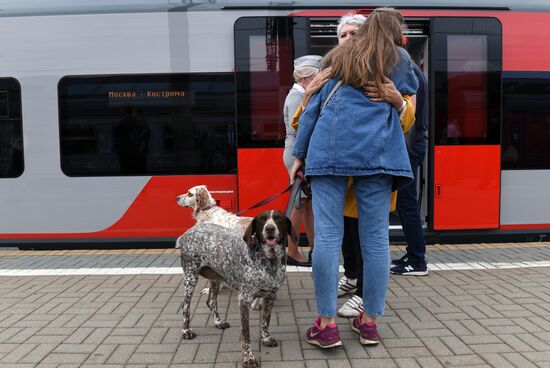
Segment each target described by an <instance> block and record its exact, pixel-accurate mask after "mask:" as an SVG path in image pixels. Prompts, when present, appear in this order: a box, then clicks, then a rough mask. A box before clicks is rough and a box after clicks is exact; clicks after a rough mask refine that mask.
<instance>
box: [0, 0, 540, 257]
mask: <svg viewBox="0 0 550 368" xmlns="http://www.w3.org/2000/svg"><path fill="white" fill-rule="evenodd" d="M380 5H389V6H393V7H395V8H397V9H399V10H400V11H401V12H402V14H403V15H404V16H405V19H406V22H407V26H408V29H407V31H406V33H407V36H408V40H409V45H408V51H409V53H410V54H411V56H412V58H413V59H414V60H415V61H416V62H417V63H418V64H419V65H420V66H421V67H422V68H423V71H424V72H425V74H426V76H427V77H428V81H429V86H430V123H431V128H430V131H429V149H428V154H427V157H426V161H425V163H424V165H423V168H422V180H421V181H420V184H419V185H420V188H419V189H420V192H421V193H422V218H423V220H424V224H425V231H426V235H427V239H428V241H429V242H439V241H468V239H472V240H473V239H475V240H476V241H480V240H487V241H488V240H504V239H508V240H509V239H515V240H531V241H534V240H544V239H546V236H547V235H549V234H550V206H546V205H545V204H548V203H550V194H549V192H548V190H547V182H548V181H550V41H548V37H547V36H548V30H549V29H550V3H548V2H543V1H536V0H523V1H518V0H499V1H496V0H481V1H473V0H446V1H441V0H439V1H428V0H414V1H412V0H393V1H390V2H383V3H380V2H373V1H356V0H349V1H338V2H336V1H326V0H316V1H306V0H299V1H293V2H284V1H281V2H279V1H262V0H257V1H216V0H210V1H185V0H181V1H174V0H135V1H129V0H120V1H116V2H112V1H104V0H71V1H68V0H57V1H54V0H44V1H40V2H38V3H37V2H34V1H30V0H17V1H8V0H4V1H2V2H0V245H10V246H19V247H33V248H40V247H46V246H52V245H57V246H63V245H66V246H77V247H78V246H85V245H89V246H91V244H99V245H101V244H103V245H108V246H113V245H116V244H119V245H120V244H124V245H134V246H154V245H167V244H173V241H174V239H175V238H176V237H177V236H179V235H180V234H181V233H182V232H183V231H185V230H186V229H187V228H189V227H190V226H191V225H192V224H193V219H192V217H191V211H190V210H189V209H184V208H181V207H179V206H177V204H176V201H175V197H176V195H178V194H181V193H184V192H185V191H186V190H187V189H188V188H190V187H192V186H194V185H199V184H205V185H207V186H208V188H209V189H210V191H211V192H212V193H213V195H214V197H215V199H216V201H217V203H218V204H219V205H220V206H222V207H224V208H226V209H227V210H229V211H233V212H235V211H237V210H239V209H245V208H247V207H249V206H250V205H252V204H254V203H256V202H258V201H260V200H261V199H264V198H266V197H268V196H270V195H272V194H274V193H278V192H280V191H281V190H282V189H284V188H285V187H286V186H287V185H288V176H287V173H286V170H285V168H284V165H283V162H282V152H283V146H284V123H283V119H282V110H283V102H284V99H285V96H286V94H287V92H288V90H289V89H290V87H291V85H292V61H293V59H294V58H296V57H298V56H301V55H305V54H319V55H323V54H325V53H326V52H327V51H328V50H330V48H332V47H333V46H334V45H336V43H337V39H336V24H337V21H338V19H339V17H340V16H342V15H344V14H347V13H348V12H356V11H361V12H364V13H368V12H369V11H371V10H372V9H374V8H376V7H377V6H380ZM285 203H286V198H285V197H284V196H281V197H279V198H278V199H277V200H275V201H274V202H272V203H270V204H268V205H266V206H265V208H284V205H285ZM260 209H261V208H260ZM260 209H255V210H253V211H250V212H248V213H247V214H250V215H252V214H254V213H255V211H258V210H260ZM391 234H392V236H393V239H397V240H398V239H399V238H400V236H401V228H400V225H399V222H398V218H395V219H393V218H392V226H391Z"/></svg>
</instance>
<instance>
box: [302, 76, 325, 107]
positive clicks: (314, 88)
mask: <svg viewBox="0 0 550 368" xmlns="http://www.w3.org/2000/svg"><path fill="white" fill-rule="evenodd" d="M331 71H332V68H330V67H328V68H326V69H323V70H322V71H321V72H320V73H319V74H317V75H316V76H315V77H314V78H313V79H312V80H311V82H309V84H308V85H307V87H306V91H305V93H304V99H303V100H302V108H304V109H305V108H306V106H307V104H308V103H309V100H310V99H311V96H313V95H314V94H316V93H317V92H319V91H320V90H321V88H323V86H324V85H325V83H327V81H328V80H329V78H330V73H331Z"/></svg>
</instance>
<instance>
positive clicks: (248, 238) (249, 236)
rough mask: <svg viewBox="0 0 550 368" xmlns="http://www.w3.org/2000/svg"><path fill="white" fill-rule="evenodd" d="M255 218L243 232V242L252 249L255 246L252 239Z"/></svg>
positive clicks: (254, 241) (254, 231)
mask: <svg viewBox="0 0 550 368" xmlns="http://www.w3.org/2000/svg"><path fill="white" fill-rule="evenodd" d="M255 229H256V218H254V219H253V220H252V222H251V223H250V224H249V225H248V227H247V228H246V231H245V232H244V236H243V240H244V242H245V243H246V244H248V246H249V247H254V246H255V245H256V240H255V239H254V234H255V233H256V230H255Z"/></svg>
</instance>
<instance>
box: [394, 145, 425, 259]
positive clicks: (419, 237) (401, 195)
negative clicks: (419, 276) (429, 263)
mask: <svg viewBox="0 0 550 368" xmlns="http://www.w3.org/2000/svg"><path fill="white" fill-rule="evenodd" d="M412 148H413V149H412V150H411V152H409V159H410V161H411V168H412V171H413V174H414V180H413V182H412V183H410V184H408V185H406V186H405V187H403V188H401V189H399V190H398V191H397V212H398V213H399V218H400V219H401V224H402V226H403V233H404V234H405V239H406V240H407V256H408V258H409V262H410V263H411V265H412V266H413V267H423V266H425V265H426V258H425V254H426V241H425V239H424V229H423V228H422V220H421V219H420V204H419V203H418V193H417V190H416V185H417V182H418V167H419V166H420V164H421V163H422V161H423V160H424V155H425V154H426V145H423V144H415V145H414V146H413V147H412Z"/></svg>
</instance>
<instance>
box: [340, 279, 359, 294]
mask: <svg viewBox="0 0 550 368" xmlns="http://www.w3.org/2000/svg"><path fill="white" fill-rule="evenodd" d="M355 290H357V279H348V278H347V277H346V276H343V277H342V278H341V279H340V281H338V298H341V297H343V296H344V295H346V294H352V293H353V292H354V291H355Z"/></svg>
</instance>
